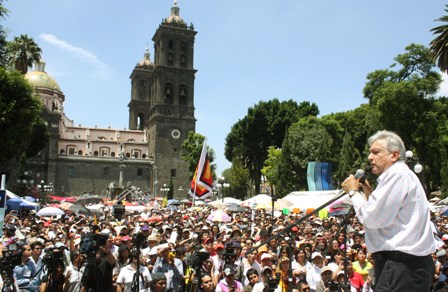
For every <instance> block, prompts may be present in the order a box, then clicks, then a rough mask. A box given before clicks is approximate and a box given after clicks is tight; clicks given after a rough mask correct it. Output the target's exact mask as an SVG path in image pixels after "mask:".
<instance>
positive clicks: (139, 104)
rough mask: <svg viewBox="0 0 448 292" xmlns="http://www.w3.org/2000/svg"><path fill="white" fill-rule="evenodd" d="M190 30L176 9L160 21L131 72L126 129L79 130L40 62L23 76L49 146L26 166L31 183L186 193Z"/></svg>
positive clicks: (62, 189)
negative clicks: (38, 104)
mask: <svg viewBox="0 0 448 292" xmlns="http://www.w3.org/2000/svg"><path fill="white" fill-rule="evenodd" d="M195 35H196V32H195V31H194V29H193V27H192V26H191V25H190V26H188V25H186V24H185V22H184V21H183V19H182V18H181V17H180V16H179V8H178V7H177V5H176V4H174V6H173V7H172V8H171V15H170V16H169V17H168V18H167V19H164V20H163V21H162V23H161V24H160V26H159V27H158V29H157V30H156V33H155V34H154V37H153V41H154V47H155V60H154V63H152V62H151V59H150V54H149V51H148V49H147V50H146V52H145V54H144V58H143V60H142V61H140V62H139V63H138V64H137V65H136V66H135V68H134V70H133V72H132V73H131V76H130V78H131V100H130V102H129V105H128V107H129V130H117V129H111V128H106V129H104V128H97V127H85V126H83V127H81V126H76V125H74V123H73V121H72V120H70V119H69V118H68V117H67V116H65V113H64V108H63V104H64V101H65V96H64V94H63V92H62V91H61V89H60V87H59V85H58V84H57V83H56V81H55V80H54V79H53V78H51V77H50V76H49V75H48V74H47V73H45V68H44V64H43V63H41V64H40V65H39V66H37V67H36V70H35V71H34V72H30V73H28V74H27V75H26V76H25V77H26V78H27V79H28V81H29V82H30V83H31V84H33V85H34V87H35V89H36V92H37V93H38V94H39V95H40V97H41V98H42V100H43V103H44V105H45V110H44V111H43V116H44V118H45V119H46V121H47V122H48V128H49V131H50V142H49V144H48V146H47V147H46V148H45V149H44V150H43V151H42V152H41V153H40V154H39V155H38V156H37V157H34V158H33V159H29V161H28V164H27V167H28V168H29V169H28V170H29V172H30V173H32V176H34V177H35V180H36V181H39V182H40V181H41V180H42V181H43V182H45V184H48V183H50V182H51V183H52V185H53V186H54V188H53V191H52V193H54V194H55V195H80V194H82V193H84V192H88V193H97V194H102V193H103V194H104V193H108V192H111V189H112V188H118V189H122V188H123V187H125V186H126V185H127V184H128V183H131V184H132V185H133V186H136V187H138V188H140V189H141V190H142V191H143V192H148V193H151V194H154V193H159V192H160V190H159V189H160V187H161V186H163V184H166V185H167V186H168V185H169V183H170V181H173V185H174V188H175V189H174V190H175V191H174V194H175V196H176V197H180V196H184V194H180V193H179V192H178V191H176V190H178V189H179V188H180V187H182V188H183V189H184V190H188V186H189V183H190V182H189V178H188V176H189V173H188V165H187V163H186V162H185V161H183V160H182V159H181V157H180V151H181V144H182V143H183V141H184V140H185V139H186V138H187V136H188V132H189V131H193V132H194V131H195V125H196V119H195V117H194V78H195V73H196V70H195V69H194V68H193V55H194V38H195Z"/></svg>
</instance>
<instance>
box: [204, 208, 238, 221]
mask: <svg viewBox="0 0 448 292" xmlns="http://www.w3.org/2000/svg"><path fill="white" fill-rule="evenodd" d="M207 220H209V221H212V222H230V221H232V218H230V216H229V214H227V213H226V212H224V211H222V210H216V211H214V212H213V213H211V214H210V215H208V217H207Z"/></svg>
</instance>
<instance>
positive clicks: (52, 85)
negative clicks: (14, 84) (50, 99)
mask: <svg viewBox="0 0 448 292" xmlns="http://www.w3.org/2000/svg"><path fill="white" fill-rule="evenodd" d="M35 67H36V70H35V71H33V72H28V73H26V74H25V79H26V80H27V81H28V82H29V83H30V84H31V85H32V86H34V87H37V86H38V87H45V88H49V89H57V90H59V91H61V88H60V87H59V84H58V83H57V82H56V80H54V79H53V77H51V76H50V75H48V74H47V73H46V72H45V62H43V61H42V60H41V61H40V62H38V63H37V64H36V66H35Z"/></svg>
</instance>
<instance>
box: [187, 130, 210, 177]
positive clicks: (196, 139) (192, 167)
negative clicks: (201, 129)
mask: <svg viewBox="0 0 448 292" xmlns="http://www.w3.org/2000/svg"><path fill="white" fill-rule="evenodd" d="M204 141H205V137H204V136H203V135H201V134H199V133H194V132H189V133H188V138H187V139H186V140H185V141H184V142H183V143H182V146H181V148H182V153H181V157H182V159H183V160H184V161H187V162H188V171H189V172H190V180H191V179H192V178H193V176H194V172H195V171H196V166H197V165H198V162H199V158H200V157H201V152H202V145H203V144H204ZM207 154H208V161H209V163H210V167H211V169H212V174H213V178H216V174H215V169H216V165H215V164H214V163H213V161H215V151H214V150H213V149H212V148H211V147H210V146H208V145H207Z"/></svg>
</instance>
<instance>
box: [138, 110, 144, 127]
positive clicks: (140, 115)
mask: <svg viewBox="0 0 448 292" xmlns="http://www.w3.org/2000/svg"><path fill="white" fill-rule="evenodd" d="M144 127H145V115H144V114H143V113H138V116H137V129H138V130H143V128H144Z"/></svg>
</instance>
